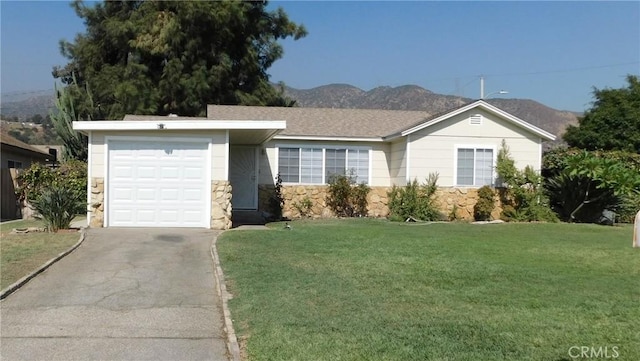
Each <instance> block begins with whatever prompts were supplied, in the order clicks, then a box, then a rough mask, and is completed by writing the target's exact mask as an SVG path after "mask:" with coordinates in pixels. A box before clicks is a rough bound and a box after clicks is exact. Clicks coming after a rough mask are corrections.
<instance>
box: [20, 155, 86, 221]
mask: <svg viewBox="0 0 640 361" xmlns="http://www.w3.org/2000/svg"><path fill="white" fill-rule="evenodd" d="M18 185H19V188H18V190H17V191H16V194H17V195H18V198H19V199H20V200H21V201H26V202H27V203H29V204H31V206H32V207H33V208H34V209H35V210H36V211H37V212H38V213H39V215H36V217H41V218H42V219H43V220H44V221H45V224H46V225H47V228H48V229H50V230H53V231H57V230H58V229H61V228H68V227H69V224H70V222H71V220H72V219H73V217H74V216H75V215H77V214H81V213H84V212H86V205H87V164H86V163H84V162H81V161H78V160H70V161H67V162H64V163H61V164H60V166H59V167H57V168H51V167H48V166H46V165H44V164H40V163H34V164H32V165H31V167H29V168H28V169H25V170H24V171H22V172H21V173H20V175H19V176H18Z"/></svg>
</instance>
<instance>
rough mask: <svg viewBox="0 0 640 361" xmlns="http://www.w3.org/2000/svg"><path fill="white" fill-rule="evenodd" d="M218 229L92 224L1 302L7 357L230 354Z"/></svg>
mask: <svg viewBox="0 0 640 361" xmlns="http://www.w3.org/2000/svg"><path fill="white" fill-rule="evenodd" d="M215 235H216V233H215V231H210V230H204V229H202V230H200V229H128V228H125V229H122V228H110V229H90V230H88V233H87V238H86V240H85V241H84V243H83V244H82V245H81V246H80V248H78V249H77V250H76V251H75V252H73V253H71V254H70V255H68V256H67V257H65V258H63V259H62V260H60V261H59V262H58V263H56V264H54V265H53V266H51V267H50V268H49V269H48V270H47V271H45V272H44V273H42V274H40V275H39V276H38V277H36V278H35V279H33V280H32V281H31V282H29V283H28V284H27V285H25V286H23V287H22V288H21V289H20V290H18V291H17V292H15V293H13V294H12V295H10V296H9V297H7V298H6V299H4V300H3V301H1V303H0V308H1V310H0V312H1V316H2V318H1V322H0V323H1V326H0V327H1V334H0V335H1V337H2V339H1V346H0V347H1V348H0V359H2V360H98V359H100V360H227V353H226V346H225V335H224V333H223V327H222V316H221V315H222V311H221V305H220V299H219V297H218V295H217V293H216V291H215V278H214V274H213V262H212V260H211V256H210V252H209V249H210V246H211V242H212V240H213V237H214V236H215Z"/></svg>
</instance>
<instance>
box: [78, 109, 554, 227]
mask: <svg viewBox="0 0 640 361" xmlns="http://www.w3.org/2000/svg"><path fill="white" fill-rule="evenodd" d="M73 127H74V129H76V130H78V131H81V132H83V133H85V134H87V135H88V137H89V169H88V172H89V180H88V189H89V199H88V202H89V204H90V206H89V211H88V217H89V223H90V225H91V226H92V227H160V226H162V227H205V228H216V229H226V228H229V227H231V217H232V209H233V210H234V211H235V210H266V209H265V207H266V199H267V198H268V196H269V192H271V191H272V189H273V185H274V182H275V180H274V179H275V177H276V175H278V174H279V175H280V177H281V178H282V180H283V186H284V187H283V192H284V195H285V199H286V204H285V215H290V216H295V207H294V206H293V205H294V203H296V202H298V201H300V200H301V199H304V198H308V199H310V200H311V201H312V202H313V203H314V206H313V208H312V211H313V213H314V214H316V215H318V216H321V215H328V214H327V212H328V211H327V210H326V209H325V207H324V195H325V194H326V193H325V192H324V189H325V188H326V186H325V185H326V182H327V179H328V176H329V175H330V174H332V173H345V172H347V171H349V172H353V174H355V175H356V176H357V181H358V182H365V183H367V184H368V185H369V186H370V187H371V188H372V192H371V194H370V197H369V209H370V212H369V214H370V215H371V216H385V215H386V214H387V213H388V209H386V202H387V199H386V192H387V191H388V190H389V188H390V187H392V186H393V185H405V184H406V183H407V182H409V181H411V180H413V179H418V180H424V179H425V178H426V177H427V176H428V175H429V173H435V172H437V173H438V174H439V182H438V185H439V187H441V190H442V194H441V198H442V200H441V204H442V207H443V208H447V207H448V208H450V207H452V206H453V205H454V204H455V205H456V206H460V205H462V208H465V207H467V208H468V205H469V204H470V203H469V202H468V201H467V200H465V199H464V198H468V196H466V195H467V194H469V191H470V190H474V189H477V188H479V187H481V186H482V185H485V184H490V185H491V184H494V182H495V180H496V175H495V172H494V166H495V161H496V155H497V152H498V149H499V148H500V144H501V142H502V141H503V140H504V141H505V142H506V144H507V145H508V146H509V147H510V150H511V153H512V156H513V157H514V159H515V161H516V165H517V166H518V167H521V168H523V167H525V166H526V165H531V166H533V167H534V168H535V169H540V167H541V162H542V160H541V158H542V142H544V141H547V140H553V139H555V137H554V136H553V135H552V134H550V133H548V132H546V131H544V130H542V129H540V128H538V127H535V126H534V125H532V124H529V123H527V122H526V121H524V120H522V119H519V118H517V117H515V116H513V115H511V114H509V113H507V112H504V111H502V110H501V109H499V108H497V107H495V106H492V105H490V104H488V103H486V102H485V101H482V100H478V101H475V102H472V103H470V104H467V105H464V106H461V107H459V108H456V109H453V110H451V111H448V112H446V113H444V114H437V115H434V114H429V113H428V112H423V111H392V110H373V109H321V108H282V107H249V106H223V105H209V106H208V108H207V117H206V118H187V117H176V116H138V115H127V116H125V118H124V120H114V121H88V122H74V124H73Z"/></svg>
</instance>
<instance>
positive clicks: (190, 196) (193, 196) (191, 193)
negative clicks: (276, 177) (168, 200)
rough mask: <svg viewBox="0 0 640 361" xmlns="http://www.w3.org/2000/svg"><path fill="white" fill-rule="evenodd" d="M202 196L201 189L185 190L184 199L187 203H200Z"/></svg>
mask: <svg viewBox="0 0 640 361" xmlns="http://www.w3.org/2000/svg"><path fill="white" fill-rule="evenodd" d="M201 194H202V190H201V189H200V188H191V189H189V188H185V189H184V193H183V197H182V198H183V199H184V200H185V201H199V200H200V197H201Z"/></svg>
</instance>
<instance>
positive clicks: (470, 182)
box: [456, 148, 493, 187]
mask: <svg viewBox="0 0 640 361" xmlns="http://www.w3.org/2000/svg"><path fill="white" fill-rule="evenodd" d="M457 153H458V154H457V156H458V159H457V169H456V174H457V177H456V184H457V185H460V186H478V187H480V186H483V185H492V184H493V149H490V148H489V149H486V148H458V151H457Z"/></svg>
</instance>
